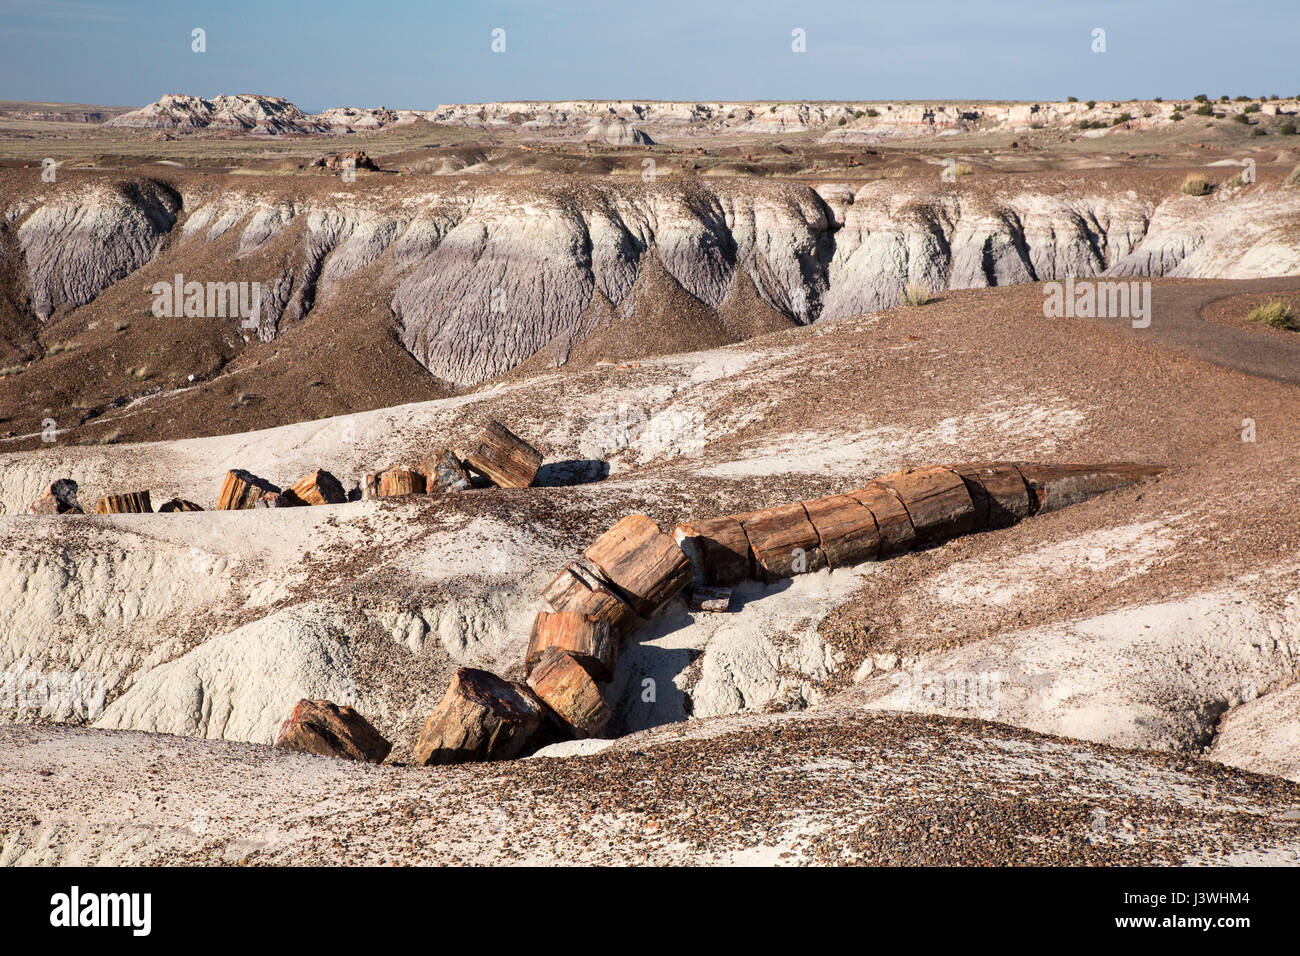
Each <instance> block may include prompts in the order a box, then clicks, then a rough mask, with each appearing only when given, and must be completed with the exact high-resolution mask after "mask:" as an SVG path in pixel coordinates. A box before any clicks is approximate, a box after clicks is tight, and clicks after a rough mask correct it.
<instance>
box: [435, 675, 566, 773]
mask: <svg viewBox="0 0 1300 956" xmlns="http://www.w3.org/2000/svg"><path fill="white" fill-rule="evenodd" d="M545 715H546V707H545V705H544V704H543V703H542V701H541V700H540V699H539V698H538V697H537V695H536V694H534V693H533V691H531V690H530V689H529V688H527V687H525V686H524V685H522V684H516V683H513V682H511V681H508V680H504V679H502V678H500V677H497V676H496V675H495V674H492V673H490V672H488V671H485V670H478V669H477V668H473V667H462V668H460V669H459V670H457V671H456V676H455V677H453V678H452V681H451V684H450V685H449V686H448V687H447V692H446V693H445V694H443V697H442V700H441V701H440V702H439V704H438V707H437V709H436V710H434V712H433V713H432V714H430V715H429V719H428V720H427V721H425V724H424V729H422V730H421V731H420V735H419V737H417V738H416V741H415V749H414V753H413V759H414V761H415V763H417V764H418V765H420V766H430V765H434V764H448V763H464V762H466V761H470V760H509V759H511V758H513V757H517V756H519V755H520V754H521V753H523V752H524V749H525V748H526V747H527V746H528V744H529V741H530V739H531V738H532V736H533V735H534V733H536V731H537V730H538V728H539V727H540V726H541V724H542V721H543V719H544V717H545Z"/></svg>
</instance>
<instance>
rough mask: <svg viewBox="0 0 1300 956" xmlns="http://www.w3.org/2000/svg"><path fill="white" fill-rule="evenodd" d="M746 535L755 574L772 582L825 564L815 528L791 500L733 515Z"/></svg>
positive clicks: (805, 514) (822, 566)
mask: <svg viewBox="0 0 1300 956" xmlns="http://www.w3.org/2000/svg"><path fill="white" fill-rule="evenodd" d="M736 517H737V519H738V520H739V521H740V524H741V526H742V527H743V528H744V529H745V537H747V538H749V549H750V552H751V553H752V554H753V556H754V570H755V572H756V576H758V577H761V578H762V579H763V580H765V581H776V580H779V579H780V578H788V577H792V576H793V575H796V574H804V573H807V572H809V571H817V570H819V569H821V568H824V567H826V556H825V555H823V554H822V549H821V544H820V541H819V539H818V537H817V529H816V528H814V527H813V524H812V522H811V521H809V520H808V513H807V512H806V511H804V508H803V504H802V503H800V502H797V501H796V502H794V503H793V504H788V505H777V506H776V507H775V508H764V509H762V510H761V511H751V512H748V513H747V514H743V515H737V516H736Z"/></svg>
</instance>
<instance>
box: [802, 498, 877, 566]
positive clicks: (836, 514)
mask: <svg viewBox="0 0 1300 956" xmlns="http://www.w3.org/2000/svg"><path fill="white" fill-rule="evenodd" d="M803 506H804V511H806V512H807V513H808V520H809V521H811V522H812V525H813V527H814V528H816V529H817V537H818V539H819V541H820V546H821V549H822V554H824V555H826V563H827V564H829V565H830V566H831V567H832V568H843V567H848V566H849V565H852V564H858V563H860V562H862V561H874V560H876V558H878V557H880V529H879V528H877V527H876V518H875V516H874V515H873V514H872V513H871V509H870V508H868V507H866V506H865V505H863V504H862V503H861V502H859V501H858V500H857V499H856V498H854V497H853V496H852V495H831V496H830V497H828V498H817V499H815V500H813V501H805V502H804V503H803Z"/></svg>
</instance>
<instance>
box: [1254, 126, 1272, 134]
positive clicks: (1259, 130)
mask: <svg viewBox="0 0 1300 956" xmlns="http://www.w3.org/2000/svg"><path fill="white" fill-rule="evenodd" d="M1250 135H1251V136H1267V135H1268V130H1266V129H1264V127H1262V126H1256V127H1255V128H1254V129H1252V130H1251V131H1250Z"/></svg>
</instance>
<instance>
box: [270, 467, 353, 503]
mask: <svg viewBox="0 0 1300 956" xmlns="http://www.w3.org/2000/svg"><path fill="white" fill-rule="evenodd" d="M284 493H285V494H286V495H287V496H289V497H290V498H294V499H296V500H298V501H300V502H302V503H303V504H304V505H339V504H343V502H345V501H347V500H348V493H347V492H346V491H344V490H343V484H342V483H341V482H340V481H339V480H338V479H337V478H335V477H334V476H333V475H331V474H330V473H329V472H328V471H324V470H322V469H320V468H317V469H316V470H315V471H313V472H312V473H311V474H310V475H308V476H307V477H305V478H303V479H302V480H301V481H299V482H298V483H297V484H296V485H294V486H293V487H292V488H289V489H287V490H286V491H285V492H284Z"/></svg>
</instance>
